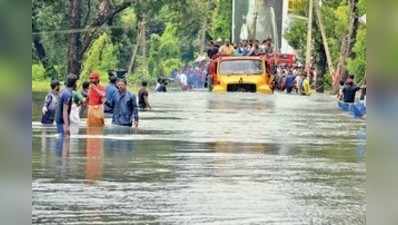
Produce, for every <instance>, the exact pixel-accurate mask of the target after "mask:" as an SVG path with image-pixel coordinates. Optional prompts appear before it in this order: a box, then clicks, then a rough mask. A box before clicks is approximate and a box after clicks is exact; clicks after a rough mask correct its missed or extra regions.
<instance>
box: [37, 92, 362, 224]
mask: <svg viewBox="0 0 398 225" xmlns="http://www.w3.org/2000/svg"><path fill="white" fill-rule="evenodd" d="M41 97H42V94H37V93H35V94H34V106H33V107H34V115H33V123H32V129H33V143H32V223H33V224H74V225H75V224H143V225H144V224H181V225H182V224H209V225H224V224H225V225H235V224H236V225H241V224H278V225H282V224H283V225H285V224H286V225H296V224H297V225H308V224H322V225H323V224H333V225H338V224H347V225H359V224H365V208H366V202H365V194H366V191H365V182H366V176H365V171H366V169H365V161H364V157H365V155H366V154H365V149H366V121H364V120H357V119H353V118H352V117H351V116H349V115H347V114H346V113H344V112H341V111H339V110H337V109H336V106H335V99H334V98H333V97H330V96H323V95H319V96H312V97H302V96H289V95H285V94H278V93H277V94H275V95H273V96H263V95H257V94H250V93H231V94H213V93H207V92H185V93H184V92H177V93H164V94H152V95H151V96H150V100H151V103H152V105H153V108H154V110H153V111H151V112H142V113H140V117H141V122H140V128H139V129H138V130H131V129H124V128H115V127H112V126H109V125H107V126H106V127H105V128H104V129H95V128H90V129H86V128H85V125H84V122H83V123H82V124H81V126H80V127H78V128H75V129H74V131H73V132H74V134H73V135H72V136H71V137H70V138H68V139H62V138H59V137H58V136H57V135H56V133H55V127H43V126H41V125H40V123H39V122H38V120H39V117H40V115H38V113H39V110H38V108H39V107H38V105H40V99H41ZM109 122H110V121H107V123H108V124H109Z"/></svg>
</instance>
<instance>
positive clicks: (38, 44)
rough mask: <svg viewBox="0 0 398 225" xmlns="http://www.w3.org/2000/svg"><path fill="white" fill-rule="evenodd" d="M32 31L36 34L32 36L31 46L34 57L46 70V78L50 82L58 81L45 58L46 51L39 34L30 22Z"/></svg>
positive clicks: (52, 68)
mask: <svg viewBox="0 0 398 225" xmlns="http://www.w3.org/2000/svg"><path fill="white" fill-rule="evenodd" d="M32 31H33V32H36V34H34V35H33V37H32V39H33V46H34V47H35V50H36V56H37V58H39V60H40V62H41V64H42V65H43V67H44V69H45V70H46V75H47V77H50V78H51V80H55V79H58V72H57V70H55V68H54V66H53V65H52V64H51V63H50V60H49V59H48V57H47V54H46V50H45V48H44V45H43V43H42V40H41V36H40V33H39V32H38V30H37V29H36V26H35V24H34V23H33V22H32Z"/></svg>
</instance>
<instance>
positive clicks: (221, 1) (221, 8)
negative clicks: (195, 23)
mask: <svg viewBox="0 0 398 225" xmlns="http://www.w3.org/2000/svg"><path fill="white" fill-rule="evenodd" d="M217 3H218V4H216V9H215V10H214V12H213V18H212V29H211V30H210V36H212V37H213V38H214V39H218V38H221V39H223V40H225V39H228V40H229V39H230V38H231V21H232V17H231V16H232V13H231V11H232V1H231V0H217Z"/></svg>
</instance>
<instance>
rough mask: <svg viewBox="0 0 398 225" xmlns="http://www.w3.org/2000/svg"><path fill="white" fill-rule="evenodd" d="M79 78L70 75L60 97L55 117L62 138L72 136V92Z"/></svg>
mask: <svg viewBox="0 0 398 225" xmlns="http://www.w3.org/2000/svg"><path fill="white" fill-rule="evenodd" d="M76 82H77V76H76V75H74V74H69V75H68V76H67V78H66V82H65V88H64V89H63V90H62V91H61V93H60V95H59V102H58V108H57V111H56V115H55V122H56V124H57V131H58V133H59V134H60V135H62V136H69V135H70V112H71V108H72V95H73V94H72V92H73V89H74V88H75V87H76Z"/></svg>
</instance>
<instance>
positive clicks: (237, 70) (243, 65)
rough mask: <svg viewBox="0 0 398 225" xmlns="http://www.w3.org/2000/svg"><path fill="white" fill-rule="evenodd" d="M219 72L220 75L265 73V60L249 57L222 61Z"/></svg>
mask: <svg viewBox="0 0 398 225" xmlns="http://www.w3.org/2000/svg"><path fill="white" fill-rule="evenodd" d="M218 72H219V73H220V75H240V74H248V75H258V74H262V73H263V62H262V61H261V60H249V59H242V60H228V61H222V62H221V63H220V66H219V68H218Z"/></svg>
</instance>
